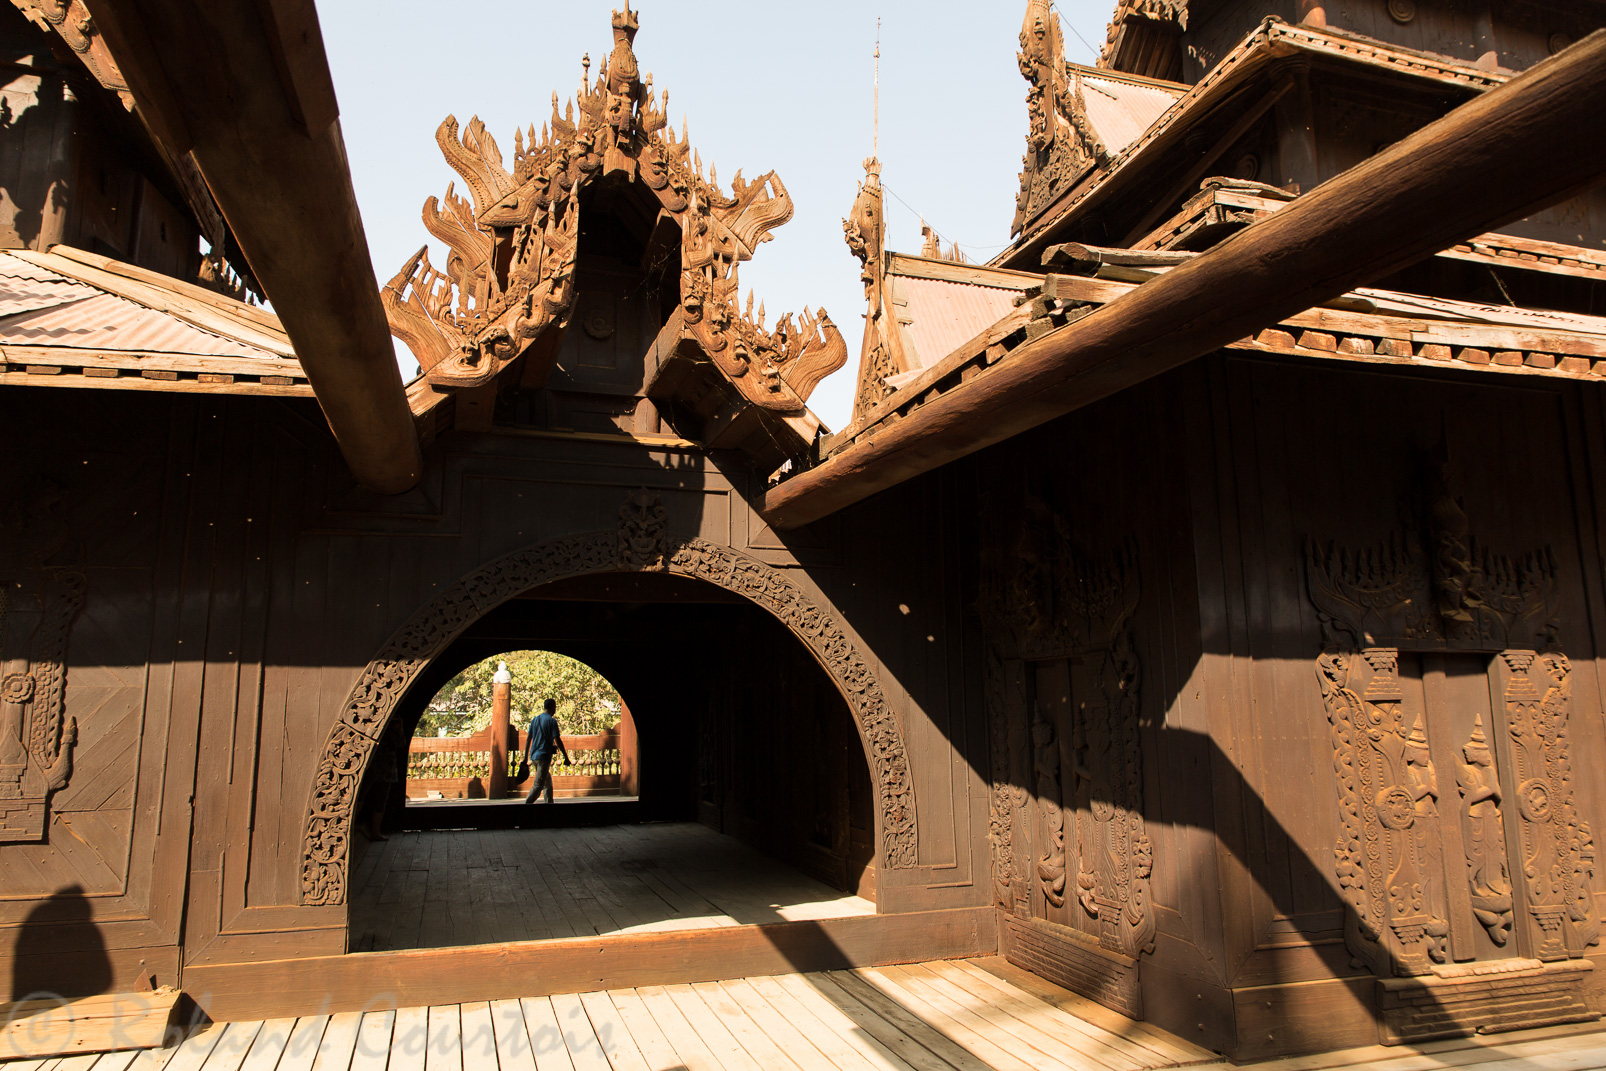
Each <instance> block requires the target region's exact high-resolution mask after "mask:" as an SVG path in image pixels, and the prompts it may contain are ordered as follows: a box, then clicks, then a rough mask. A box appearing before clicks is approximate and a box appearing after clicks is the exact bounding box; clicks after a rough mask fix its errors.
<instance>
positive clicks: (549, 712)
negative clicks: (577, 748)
mask: <svg viewBox="0 0 1606 1071" xmlns="http://www.w3.org/2000/svg"><path fill="white" fill-rule="evenodd" d="M557 709H558V703H557V700H555V699H548V700H547V701H546V709H544V710H543V711H542V712H541V713H539V714H537V715H536V716H535V717H533V718H531V719H530V742H529V743H528V744H526V745H524V757H525V758H526V759H528V760H529V762H530V794H529V795H528V796H525V797H524V802H525V803H534V802H535V797H537V796H539V795H541V793H542V792H543V791H545V793H546V801H547V802H548V803H551V802H552V752H553V750H554V749H556V750H558V751H561V752H563V765H565V766H568V765H569V764H570V763H569V749H568V748H566V747H564V746H563V733H562V730H561V729H559V728H558V719H557V718H556V717H554V714H555V713H556V711H557Z"/></svg>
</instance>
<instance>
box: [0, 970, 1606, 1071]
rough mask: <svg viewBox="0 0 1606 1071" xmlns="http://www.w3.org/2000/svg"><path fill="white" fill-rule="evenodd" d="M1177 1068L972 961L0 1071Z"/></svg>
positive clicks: (1480, 1070) (1512, 1053)
mask: <svg viewBox="0 0 1606 1071" xmlns="http://www.w3.org/2000/svg"><path fill="white" fill-rule="evenodd" d="M1016 981H1020V982H1022V983H1023V985H1019V986H1017V985H1016V984H1014V983H1015V982H1016ZM1043 996H1047V997H1049V999H1048V1000H1044V999H1042V997H1043ZM1083 1012H1085V1013H1086V1014H1080V1013H1083ZM1190 1065H1191V1066H1195V1067H1200V1068H1215V1069H1225V1068H1227V1067H1229V1066H1231V1065H1228V1064H1224V1063H1219V1062H1215V1058H1214V1057H1213V1055H1212V1054H1211V1053H1208V1052H1206V1051H1205V1050H1203V1049H1200V1048H1197V1047H1196V1046H1193V1045H1190V1044H1188V1043H1187V1042H1185V1041H1182V1040H1180V1039H1178V1038H1175V1037H1173V1036H1171V1035H1170V1034H1167V1033H1165V1032H1164V1031H1162V1030H1157V1029H1155V1028H1154V1027H1151V1026H1149V1025H1147V1024H1145V1023H1135V1022H1132V1021H1131V1020H1129V1019H1125V1018H1122V1017H1121V1016H1119V1015H1117V1014H1115V1013H1114V1012H1111V1011H1109V1010H1107V1009H1105V1008H1101V1007H1099V1006H1098V1005H1096V1004H1092V1003H1091V1002H1088V1001H1085V1000H1083V999H1082V998H1080V997H1077V996H1075V995H1074V994H1070V993H1068V992H1066V991H1065V990H1061V989H1058V988H1057V987H1053V986H1049V985H1048V984H1047V983H1045V982H1042V981H1041V980H1038V979H1032V978H1031V977H1030V976H1027V975H1023V974H1022V973H1021V972H1020V971H1018V970H1017V969H1016V968H1013V967H1011V966H1009V965H1008V964H1006V963H1003V962H1002V961H1001V960H997V959H992V958H989V959H979V960H971V961H958V960H953V961H946V962H935V963H924V964H911V965H909V966H904V967H879V968H864V969H859V970H852V971H831V972H827V973H820V974H792V975H784V976H780V977H773V978H745V979H739V980H734V981H726V982H707V983H698V984H693V985H672V986H653V987H642V988H639V989H615V990H608V991H606V992H596V993H581V994H575V995H568V996H554V997H539V998H531V999H524V1000H499V1001H492V1002H490V1003H476V1004H453V1005H443V1006H438V1007H431V1008H402V1009H399V1010H397V1009H384V1010H376V1011H370V1012H367V1013H361V1012H347V1013H342V1014H338V1015H321V1016H309V1017H306V1018H301V1019H279V1020H271V1021H267V1022H240V1023H228V1024H216V1025H212V1026H208V1027H206V1028H204V1029H202V1030H201V1031H199V1032H197V1033H195V1034H193V1035H191V1036H190V1037H189V1038H188V1039H186V1040H185V1041H183V1042H182V1043H181V1044H178V1045H175V1046H174V1047H172V1048H168V1049H151V1050H146V1051H143V1052H124V1053H113V1054H107V1055H103V1056H74V1057H62V1058H52V1059H46V1060H27V1061H13V1062H11V1063H0V1068H3V1069H4V1071H480V1069H484V1071H723V1069H730V1071H759V1069H762V1071H823V1069H837V1068H842V1069H848V1071H1022V1069H1029V1071H1062V1069H1071V1071H1117V1069H1119V1071H1141V1069H1148V1068H1161V1067H1178V1066H1190ZM1247 1066H1248V1067H1251V1068H1260V1069H1263V1071H1323V1069H1332V1071H1336V1069H1340V1068H1348V1069H1358V1068H1373V1069H1376V1071H1422V1069H1427V1068H1446V1067H1459V1068H1464V1069H1466V1071H1541V1069H1542V1071H1584V1069H1588V1068H1600V1067H1603V1066H1606V1032H1601V1031H1600V1030H1599V1029H1598V1024H1594V1025H1593V1027H1591V1026H1589V1025H1579V1026H1571V1027H1552V1028H1548V1029H1542V1030H1529V1031H1522V1032H1519V1033H1513V1034H1503V1035H1495V1036H1493V1037H1481V1038H1472V1039H1466V1040H1462V1041H1444V1042H1431V1043H1427V1044H1422V1045H1415V1046H1410V1045H1402V1046H1397V1047H1391V1048H1385V1047H1382V1046H1375V1047H1371V1048H1365V1049H1352V1050H1348V1051H1345V1052H1337V1053H1326V1054H1322V1055H1319V1056H1306V1057H1295V1058H1292V1059H1285V1060H1277V1061H1271V1062H1268V1063H1264V1064H1251V1065H1247Z"/></svg>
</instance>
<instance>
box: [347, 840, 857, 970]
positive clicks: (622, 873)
mask: <svg viewBox="0 0 1606 1071" xmlns="http://www.w3.org/2000/svg"><path fill="white" fill-rule="evenodd" d="M352 888H353V895H352V905H351V932H352V945H351V948H352V951H354V952H378V951H389V950H393V949H403V948H441V947H449V946H455V945H477V944H492V943H495V942H501V941H541V940H549V939H552V938H560V937H589V936H593V935H596V934H604V933H643V932H650V931H655V930H676V929H701V928H704V927H711V926H739V925H744V924H753V923H767V922H784V921H801V920H806V919H824V918H847V917H851V916H857V915H873V914H875V904H873V903H871V902H870V901H869V900H865V899H863V898H861V897H858V896H850V895H847V894H845V893H843V892H840V891H839V890H837V889H833V888H831V887H830V886H828V885H825V884H823V883H822V882H819V881H815V880H814V879H812V878H810V877H808V876H806V875H804V874H802V873H800V872H799V871H797V870H794V869H793V868H791V867H789V866H787V865H786V864H785V863H782V862H779V861H777V860H775V859H771V858H770V857H768V856H766V855H763V854H761V853H759V852H757V851H755V850H754V849H752V848H749V847H747V846H746V845H744V844H742V843H741V842H740V841H737V840H735V839H734V838H731V837H726V836H722V835H720V834H719V833H716V832H714V831H713V830H711V829H709V828H707V827H706V826H702V825H698V824H696V823H692V822H684V823H659V824H652V825H619V826H593V827H586V828H572V829H502V830H443V831H431V832H422V833H397V834H393V835H392V836H391V838H390V839H389V840H386V841H380V842H377V843H370V844H367V845H366V847H365V851H364V854H363V855H362V857H361V858H360V859H358V860H357V862H356V864H355V866H354V868H353V876H352Z"/></svg>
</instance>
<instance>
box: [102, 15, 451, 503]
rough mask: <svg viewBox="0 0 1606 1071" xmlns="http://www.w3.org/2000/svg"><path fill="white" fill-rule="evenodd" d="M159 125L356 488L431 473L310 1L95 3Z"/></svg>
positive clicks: (109, 41)
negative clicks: (273, 324) (247, 273)
mask: <svg viewBox="0 0 1606 1071" xmlns="http://www.w3.org/2000/svg"><path fill="white" fill-rule="evenodd" d="M86 3H87V6H88V8H89V11H90V13H91V15H92V16H93V18H94V24H95V27H96V30H97V32H99V33H100V34H102V35H103V36H104V39H105V42H106V45H107V48H108V49H109V50H110V52H111V54H112V57H113V58H114V59H115V60H116V61H117V65H118V67H119V68H120V69H121V70H122V72H123V74H124V76H125V77H126V78H127V81H128V86H129V90H130V92H132V94H133V96H134V102H135V105H136V106H137V107H138V109H139V111H140V115H141V116H142V118H144V119H145V120H146V123H147V125H148V126H149V128H150V129H151V130H152V131H154V132H156V134H157V136H158V137H160V138H162V139H163V140H164V141H166V142H168V143H169V144H168V147H169V148H170V149H172V150H174V151H175V152H178V153H182V152H183V151H184V150H186V149H189V150H191V151H192V152H193V153H194V159H195V161H196V164H197V165H198V166H199V167H200V170H201V173H202V175H203V176H204V177H205V179H206V183H207V185H208V186H209V187H210V188H211V190H212V194H213V196H214V197H215V198H216V200H217V203H218V207H219V208H220V209H221V210H222V212H223V216H224V218H225V219H226V220H227V221H228V224H229V228H230V229H231V230H232V231H233V232H234V235H235V237H236V239H237V240H238V241H239V245H240V249H241V251H242V252H243V253H244V254H245V259H246V262H247V263H248V264H249V265H250V267H251V271H252V273H253V274H254V275H255V276H256V277H257V280H258V281H259V282H260V283H261V284H262V288H263V290H264V291H265V292H266V294H267V296H268V298H269V300H271V301H272V302H273V307H274V311H275V312H276V313H278V315H279V319H280V321H281V322H282V323H283V324H284V328H285V331H286V332H287V333H288V334H289V336H290V341H291V342H292V343H293V344H294V346H295V351H296V356H297V358H298V359H299V360H300V361H301V365H302V367H303V368H304V369H305V370H306V373H307V379H308V381H309V382H311V384H312V388H313V391H314V392H315V393H316V394H317V396H318V401H319V403H320V404H321V405H322V406H323V411H324V416H325V417H326V418H327V419H328V421H329V428H330V430H331V431H332V432H334V436H335V439H336V440H337V441H338V442H339V444H340V449H341V452H342V453H343V454H344V455H345V458H346V462H347V464H348V465H350V467H351V471H352V474H353V475H354V476H355V477H356V478H357V480H358V482H360V483H362V484H364V485H365V486H367V487H370V488H372V489H374V490H376V491H382V492H388V493H393V492H400V491H405V490H407V489H408V488H409V487H411V486H413V484H415V483H416V482H417V481H418V476H419V471H420V469H421V467H422V458H421V455H420V453H419V447H418V438H417V435H416V433H415V431H414V429H413V422H412V415H411V413H410V412H409V411H408V407H407V399H406V396H405V394H404V392H403V388H402V381H401V372H400V370H399V369H398V368H397V367H396V360H395V355H394V354H395V351H394V348H393V347H392V345H391V341H390V328H389V326H388V325H387V324H386V322H385V313H384V310H383V308H382V307H381V306H380V303H379V286H378V283H377V281H376V280H375V278H374V270H373V265H372V262H371V260H370V259H369V254H368V239H367V236H366V234H365V233H364V231H363V226H362V218H361V217H360V215H359V214H358V211H357V198H356V194H355V193H354V192H353V190H352V186H351V173H350V171H349V169H348V167H347V165H346V149H345V141H344V139H343V138H342V137H341V133H340V123H339V121H338V119H337V118H336V109H335V100H334V90H333V88H332V85H331V83H330V81H329V74H328V61H327V60H326V58H325V56H324V51H323V38H322V36H321V35H320V34H319V32H318V24H317V18H316V13H315V11H314V9H313V4H312V2H311V0H86Z"/></svg>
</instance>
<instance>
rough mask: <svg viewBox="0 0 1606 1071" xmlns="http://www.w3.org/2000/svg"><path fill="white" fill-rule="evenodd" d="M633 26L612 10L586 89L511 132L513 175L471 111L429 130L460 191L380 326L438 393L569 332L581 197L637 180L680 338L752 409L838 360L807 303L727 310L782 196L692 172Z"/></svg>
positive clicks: (793, 404) (389, 299)
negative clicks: (774, 312) (665, 231)
mask: <svg viewBox="0 0 1606 1071" xmlns="http://www.w3.org/2000/svg"><path fill="white" fill-rule="evenodd" d="M638 26H639V21H638V19H637V16H636V13H635V12H633V11H631V10H630V9H629V6H628V4H627V5H626V8H625V10H624V11H623V12H619V11H616V12H614V13H613V36H614V46H613V51H612V53H611V54H610V55H609V56H608V58H607V59H606V60H605V61H604V62H603V64H602V66H601V69H600V70H599V71H598V74H597V77H596V79H595V81H593V80H592V79H591V77H590V73H589V61H588V64H587V66H588V70H587V73H586V75H585V77H584V78H583V79H582V81H581V86H580V91H579V94H578V96H577V97H576V99H575V100H574V101H571V102H570V103H569V105H568V106H567V107H566V108H565V109H564V111H563V112H562V113H560V112H559V110H558V99H557V94H553V97H552V115H551V118H550V119H549V120H547V122H546V123H544V124H543V126H542V128H541V133H540V135H539V136H538V135H537V134H536V132H535V128H534V126H531V127H530V128H529V129H528V131H518V132H517V133H516V134H515V136H514V150H513V161H512V163H513V170H512V171H511V172H509V171H508V170H507V169H506V168H505V167H504V165H503V159H502V154H501V150H500V149H499V148H498V147H497V144H496V141H495V139H494V138H492V137H491V135H490V134H489V133H488V132H487V131H486V130H485V127H484V125H483V124H482V123H481V122H480V121H479V119H478V118H475V119H472V120H470V121H469V124H468V126H467V128H466V129H464V130H463V131H462V132H461V134H459V131H458V124H457V120H456V119H455V118H453V117H451V116H448V117H447V118H446V119H445V120H444V121H443V122H442V123H441V126H440V129H439V131H438V132H437V134H436V140H437V141H438V142H439V143H440V147H441V151H442V152H443V153H444V154H445V156H446V160H447V162H448V163H449V164H451V166H452V168H453V170H455V171H456V172H457V173H458V174H459V175H460V176H462V179H463V183H464V185H465V186H466V187H467V189H468V193H469V199H468V200H465V199H464V198H463V197H461V196H459V195H457V194H456V193H455V192H454V190H453V188H452V187H448V188H447V191H446V196H445V199H444V201H443V202H441V201H437V200H436V199H435V198H433V197H431V198H430V199H429V200H428V201H426V202H425V204H424V225H425V227H426V228H427V229H428V230H429V232H430V234H431V235H432V236H433V237H434V238H435V239H436V240H438V241H440V242H442V243H443V244H445V245H446V246H447V247H448V248H449V249H450V250H451V252H450V254H449V256H448V258H447V263H446V267H445V270H444V271H441V270H437V269H436V268H434V267H433V266H432V265H431V264H430V261H429V255H428V251H427V247H426V248H425V249H420V250H419V251H418V253H416V254H415V255H414V256H413V257H412V258H411V259H409V260H408V261H407V263H405V264H404V265H402V268H401V270H400V271H399V272H397V273H396V275H395V277H394V278H392V279H391V280H390V281H389V282H388V283H386V284H385V286H384V288H383V294H382V298H383V301H384V305H385V310H386V315H387V316H388V318H389V320H390V326H391V331H392V332H393V333H394V334H395V335H396V336H397V337H399V338H401V339H402V340H403V341H404V342H406V343H407V345H408V348H410V349H411V350H412V352H413V355H414V356H415V357H416V358H417V359H418V363H419V366H420V367H421V368H422V369H423V370H424V373H425V375H426V377H427V378H428V380H429V382H430V383H431V384H433V385H435V386H437V387H442V388H454V387H473V386H479V385H481V384H484V383H487V382H489V381H490V380H491V379H492V378H493V377H494V376H495V375H496V374H497V372H499V371H500V370H501V369H502V368H504V367H506V365H507V364H509V363H510V362H511V361H513V360H515V359H516V358H517V357H519V356H520V355H521V354H523V353H524V352H525V350H526V349H527V348H528V347H529V346H530V345H531V343H532V342H534V341H535V339H537V338H538V337H540V336H541V335H542V333H543V332H545V331H548V330H551V329H557V328H561V327H562V326H563V325H565V324H566V323H567V320H568V317H569V314H570V312H571V311H572V309H573V306H574V297H575V294H574V272H575V267H576V260H577V256H578V252H579V246H578V238H579V232H580V220H579V214H580V211H581V201H582V198H581V194H582V192H583V191H584V190H586V188H587V187H589V186H591V185H592V184H593V183H596V182H598V181H600V180H603V179H606V178H609V177H610V176H618V178H617V179H616V181H622V182H627V183H640V184H641V186H642V187H644V188H645V189H646V190H647V191H649V192H650V194H651V196H652V197H653V198H654V199H655V201H656V203H657V205H658V207H659V208H660V209H661V211H662V213H663V214H664V216H666V217H667V218H669V219H670V220H672V221H673V222H674V223H675V224H676V225H677V226H678V227H679V231H680V235H681V239H680V250H679V252H680V299H681V300H680V308H681V316H682V323H683V324H684V330H685V333H686V337H690V338H694V339H695V340H696V341H697V343H698V344H699V345H700V346H701V347H702V349H703V351H704V353H705V354H706V355H707V357H708V359H709V360H711V361H712V362H713V363H714V364H715V365H716V366H717V367H718V368H719V369H720V371H721V372H723V373H724V374H725V375H726V376H727V377H728V378H729V379H730V381H731V382H732V383H733V384H735V386H736V388H737V389H738V390H739V392H740V393H741V394H742V396H743V397H744V398H746V399H747V400H748V401H749V402H751V403H753V404H755V405H759V406H762V407H763V408H765V409H770V410H775V411H777V412H794V411H797V410H801V409H802V408H803V406H804V403H805V402H806V401H807V399H808V396H809V394H810V393H811V392H812V391H813V389H814V387H815V386H816V385H817V384H818V383H819V381H820V380H821V379H823V378H824V377H825V376H827V375H829V374H830V373H831V372H834V371H836V370H837V369H838V368H840V367H842V365H843V364H844V363H846V361H847V346H846V344H845V343H844V342H843V340H842V336H841V333H840V332H838V331H837V329H836V326H835V325H834V324H833V323H832V322H831V318H830V317H829V316H827V315H826V313H825V310H824V309H821V310H819V312H818V313H816V314H810V313H809V311H808V310H807V309H805V310H804V311H803V314H802V316H801V317H799V318H798V319H797V320H796V321H795V322H794V320H793V318H792V317H791V316H790V315H786V316H782V317H781V318H780V320H779V321H778V322H777V323H776V325H775V327H774V329H773V330H771V329H767V328H766V327H765V326H764V310H763V307H762V306H760V307H759V310H758V313H757V314H756V315H755V314H754V312H753V298H752V295H751V294H749V295H748V299H747V303H746V307H745V309H744V308H742V307H741V306H739V305H738V300H737V298H738V289H739V286H738V281H737V265H738V264H739V263H740V262H742V261H744V260H749V259H751V258H752V256H753V251H754V250H755V249H757V247H758V246H759V245H760V244H762V243H763V242H766V241H768V240H769V239H770V238H771V236H772V235H771V231H772V230H773V229H774V228H776V227H778V226H780V225H781V224H783V223H785V222H786V221H787V220H788V219H790V218H791V216H792V200H791V197H790V196H789V195H788V194H787V192H786V187H785V186H784V185H782V183H781V180H780V178H779V177H778V176H777V175H776V174H775V173H774V172H773V171H772V172H769V173H767V174H765V175H763V176H761V177H760V178H759V179H758V180H757V181H755V182H751V183H749V182H745V181H743V179H742V176H741V173H740V172H737V174H736V177H735V178H734V179H733V180H732V182H731V187H730V192H729V193H728V194H727V193H726V192H724V191H723V190H722V189H721V188H720V185H719V180H718V176H717V174H716V173H715V171H714V169H713V168H712V167H710V168H709V170H708V173H707V177H706V178H705V177H704V174H703V167H702V161H701V158H700V157H699V156H698V155H697V154H696V153H695V152H693V151H692V149H691V146H690V144H689V142H688V140H687V137H686V133H685V129H684V126H683V127H682V131H681V134H680V136H679V137H676V135H675V133H674V131H673V130H672V129H670V128H669V125H668V120H667V118H666V115H665V112H666V110H667V108H668V106H669V95H668V93H667V92H666V93H664V94H663V96H662V98H661V100H660V101H655V100H654V99H653V95H652V93H651V83H652V76H651V75H650V74H649V75H647V76H646V78H645V79H643V78H642V76H641V73H640V70H639V68H638V65H637V62H636V55H635V52H634V50H633V44H634V41H635V36H636V30H637V28H638Z"/></svg>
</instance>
